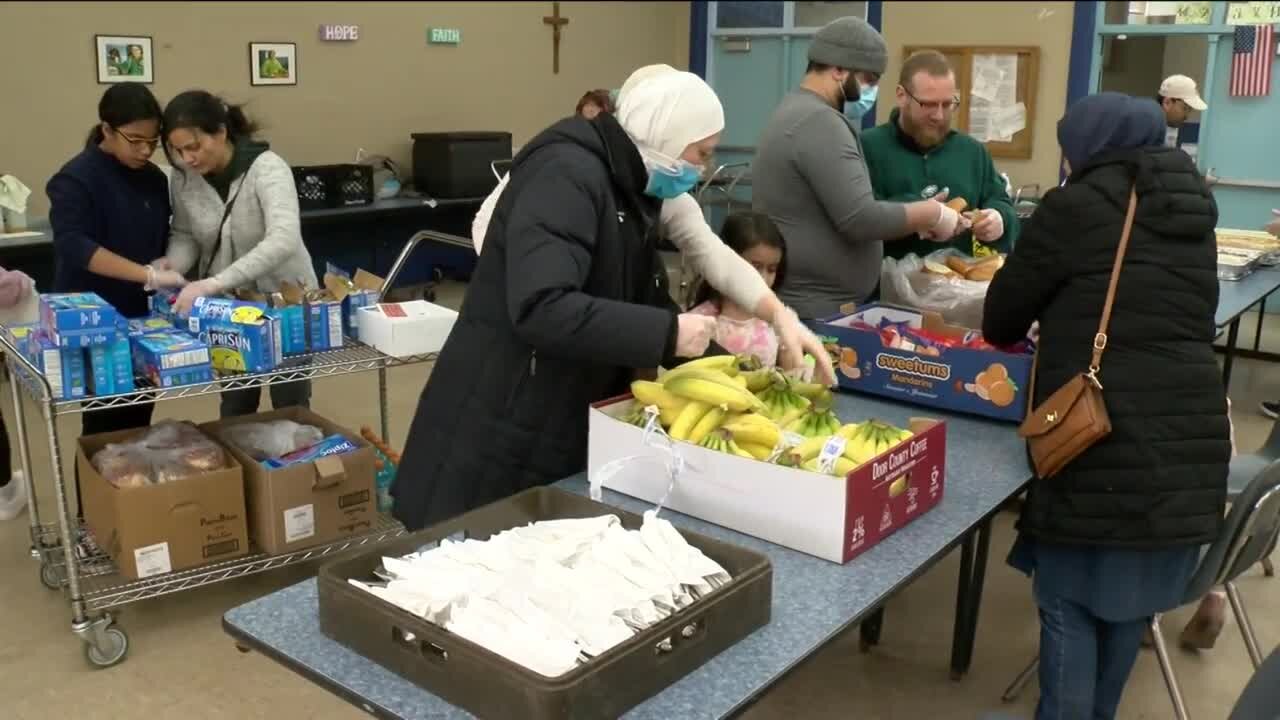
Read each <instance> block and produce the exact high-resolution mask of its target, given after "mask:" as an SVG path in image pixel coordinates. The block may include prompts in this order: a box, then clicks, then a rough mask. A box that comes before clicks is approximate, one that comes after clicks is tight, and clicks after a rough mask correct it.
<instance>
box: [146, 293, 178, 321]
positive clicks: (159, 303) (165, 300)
mask: <svg viewBox="0 0 1280 720" xmlns="http://www.w3.org/2000/svg"><path fill="white" fill-rule="evenodd" d="M177 299H178V291H177V290H174V289H172V288H162V289H160V290H156V291H155V294H153V295H152V296H151V301H150V307H151V314H152V315H158V316H160V317H162V318H168V319H169V320H170V321H172V320H173V318H174V312H173V303H174V301H176V300H177Z"/></svg>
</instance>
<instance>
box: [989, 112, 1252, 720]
mask: <svg viewBox="0 0 1280 720" xmlns="http://www.w3.org/2000/svg"><path fill="white" fill-rule="evenodd" d="M1164 129H1165V128H1164V120H1163V115H1162V114H1161V111H1160V108H1159V106H1157V105H1156V104H1155V103H1154V102H1153V101H1151V100H1143V99H1137V98H1132V97H1129V96H1127V95H1121V94H1117V93H1102V94H1099V95H1093V96H1090V97H1087V98H1084V99H1083V100H1081V101H1079V102H1078V103H1076V104H1075V105H1073V106H1072V107H1071V108H1070V109H1069V110H1068V111H1067V113H1066V116H1065V117H1063V119H1062V120H1061V121H1060V122H1059V124H1058V141H1059V144H1060V145H1061V146H1062V151H1063V156H1064V158H1065V159H1066V162H1067V164H1068V171H1069V172H1070V173H1071V176H1070V178H1069V179H1068V180H1067V183H1066V184H1065V185H1064V186H1063V187H1062V188H1059V189H1056V190H1053V191H1051V192H1049V193H1048V194H1047V195H1046V196H1045V199H1044V202H1043V204H1042V205H1041V206H1040V208H1039V209H1037V211H1036V214H1035V215H1034V216H1033V217H1032V218H1031V221H1030V223H1029V224H1028V225H1027V226H1026V227H1025V229H1024V231H1023V233H1022V237H1021V239H1020V240H1019V242H1018V244H1017V247H1016V248H1015V249H1014V251H1013V253H1012V254H1011V255H1010V256H1009V258H1008V262H1007V263H1006V265H1005V267H1004V268H1003V269H1002V270H1001V271H1000V272H999V273H998V274H997V275H996V277H995V279H994V280H993V281H992V283H991V288H990V290H989V291H988V294H987V299H986V310H985V320H984V322H983V331H984V333H985V335H986V337H987V339H988V340H989V341H990V342H992V343H995V344H997V345H1000V344H1010V343H1012V342H1015V341H1017V340H1019V339H1021V338H1022V337H1023V336H1024V335H1025V334H1026V333H1027V331H1028V330H1029V328H1030V327H1031V325H1032V323H1033V322H1036V321H1039V324H1040V344H1039V350H1040V355H1039V365H1038V368H1037V372H1036V378H1035V397H1034V398H1032V403H1033V407H1034V406H1035V405H1038V404H1039V403H1041V402H1043V401H1044V400H1045V399H1046V398H1048V397H1049V395H1051V394H1052V393H1053V392H1054V391H1055V390H1057V389H1058V388H1059V387H1061V386H1062V385H1063V384H1065V383H1066V382H1067V381H1068V380H1069V379H1071V377H1072V376H1074V375H1075V374H1077V373H1079V372H1082V371H1084V370H1085V369H1086V368H1087V367H1088V365H1089V360H1090V354H1091V351H1092V347H1093V342H1094V336H1095V334H1096V333H1097V330H1098V320H1099V317H1100V316H1101V313H1102V306H1103V302H1104V300H1105V297H1106V292H1107V285H1108V281H1109V279H1110V274H1111V268H1112V263H1113V262H1114V260H1115V253H1116V248H1117V245H1118V243H1119V240H1120V235H1121V231H1122V228H1123V225H1124V218H1125V211H1126V208H1127V206H1128V201H1129V191H1130V188H1131V187H1136V190H1137V195H1138V204H1137V213H1136V216H1135V221H1134V225H1133V231H1132V234H1131V235H1130V239H1129V248H1128V252H1127V253H1126V255H1125V258H1124V266H1123V269H1122V270H1121V273H1120V280H1119V285H1118V288H1117V291H1116V297H1115V305H1114V309H1113V311H1112V316H1111V324H1110V328H1109V331H1108V338H1107V343H1106V353H1105V355H1104V356H1103V358H1102V369H1101V372H1100V373H1099V375H1098V378H1099V380H1100V382H1101V385H1102V387H1103V391H1102V394H1103V399H1104V401H1105V402H1106V405H1107V410H1108V412H1109V414H1110V417H1111V422H1112V432H1111V434H1110V435H1109V436H1108V437H1107V438H1105V439H1103V440H1101V441H1100V442H1098V443H1097V444H1095V445H1093V446H1092V447H1090V448H1089V449H1088V450H1086V451H1085V452H1084V453H1083V454H1081V455H1080V456H1079V457H1077V458H1076V459H1075V460H1074V461H1072V462H1071V463H1070V464H1069V465H1068V466H1067V467H1066V468H1064V469H1063V470H1062V471H1061V472H1060V473H1059V474H1058V475H1056V476H1055V477H1053V478H1051V479H1036V480H1035V481H1034V482H1033V483H1032V485H1031V489H1030V493H1029V494H1028V497H1027V502H1026V504H1025V506H1024V509H1023V511H1022V517H1021V519H1020V520H1019V522H1018V531H1019V536H1018V541H1017V543H1016V544H1015V546H1014V549H1013V552H1012V554H1011V556H1010V562H1011V563H1012V564H1013V565H1014V566H1015V567H1017V568H1019V569H1021V570H1023V571H1024V572H1027V573H1028V574H1030V575H1032V576H1033V578H1034V593H1035V598H1036V604H1037V606H1038V607H1039V611H1040V622H1041V633H1040V686H1041V698H1040V706H1039V708H1038V710H1037V714H1036V717H1037V718H1094V719H1098V718H1111V717H1114V716H1115V713H1116V707H1117V706H1118V705H1119V702H1120V696H1121V694H1122V691H1123V689H1124V684H1125V682H1126V680H1127V679H1128V676H1129V671H1130V669H1131V668H1132V666H1133V663H1134V660H1135V659H1136V658H1137V654H1138V649H1139V646H1140V644H1141V641H1142V636H1143V632H1144V629H1145V627H1146V624H1147V623H1148V622H1149V620H1150V618H1151V616H1152V615H1153V614H1156V613H1160V612H1164V611H1166V610H1170V609H1172V608H1174V607H1177V606H1178V605H1180V604H1181V602H1182V599H1183V594H1184V592H1185V591H1186V586H1187V582H1188V580H1189V579H1190V577H1191V574H1192V572H1193V571H1194V569H1195V567H1196V565H1197V563H1198V561H1199V553H1200V549H1201V546H1203V545H1205V544H1206V543H1209V542H1211V541H1212V540H1213V539H1214V538H1215V537H1216V536H1217V535H1218V533H1219V530H1220V528H1221V526H1222V521H1223V510H1224V508H1225V505H1226V489H1227V486H1226V479H1227V466H1228V463H1229V461H1230V456H1231V446H1230V439H1229V428H1228V421H1227V404H1226V398H1225V392H1224V390H1223V386H1222V380H1221V375H1220V373H1219V371H1218V365H1217V361H1216V359H1215V357H1214V353H1213V348H1212V342H1213V337H1214V320H1213V316H1214V310H1215V308H1216V306H1217V301H1218V280H1217V270H1216V243H1215V239H1214V226H1215V225H1216V223H1217V219H1218V211H1217V206H1216V205H1215V204H1214V201H1213V196H1212V195H1211V194H1210V192H1209V189H1208V187H1207V186H1206V184H1205V181H1204V178H1203V177H1202V176H1201V175H1200V173H1199V172H1198V171H1197V170H1196V167H1195V164H1194V162H1193V161H1192V160H1191V158H1190V157H1188V156H1187V155H1186V154H1185V153H1184V152H1182V151H1181V150H1178V149H1176V148H1166V147H1163V146H1162V143H1163V139H1164Z"/></svg>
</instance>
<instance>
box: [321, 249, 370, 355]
mask: <svg viewBox="0 0 1280 720" xmlns="http://www.w3.org/2000/svg"><path fill="white" fill-rule="evenodd" d="M382 285H383V280H382V278H380V277H378V276H377V275H374V274H373V273H371V272H368V271H366V270H357V271H356V275H355V278H354V279H353V278H351V277H350V276H349V275H347V272H346V271H345V270H343V269H342V268H340V267H337V266H336V265H333V264H332V263H329V264H328V266H327V268H326V272H325V274H324V286H325V289H327V290H328V291H329V293H330V294H331V295H333V297H335V298H337V299H338V300H339V301H341V302H342V323H343V326H344V328H345V332H346V334H347V336H348V337H352V338H356V339H357V340H358V339H359V338H360V328H359V326H358V324H357V323H356V317H357V313H356V311H357V310H359V309H360V308H362V307H368V306H370V305H377V304H378V300H379V299H380V298H381V296H382Z"/></svg>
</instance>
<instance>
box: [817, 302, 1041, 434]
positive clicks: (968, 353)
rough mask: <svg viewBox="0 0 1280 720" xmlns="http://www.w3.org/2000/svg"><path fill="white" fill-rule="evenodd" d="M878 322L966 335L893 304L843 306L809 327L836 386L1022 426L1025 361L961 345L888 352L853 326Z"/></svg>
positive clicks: (880, 337)
mask: <svg viewBox="0 0 1280 720" xmlns="http://www.w3.org/2000/svg"><path fill="white" fill-rule="evenodd" d="M882 320H888V321H889V322H892V323H904V324H906V325H907V326H909V327H912V328H918V329H922V330H927V331H929V332H931V333H932V334H934V335H944V336H947V337H953V338H956V339H960V338H963V337H965V336H966V335H968V334H970V333H972V332H973V331H971V330H969V329H966V328H962V327H956V326H954V325H948V324H947V323H946V322H945V321H944V320H943V319H942V316H940V315H938V314H937V313H934V312H929V311H920V310H912V309H909V308H902V307H897V306H893V305H881V304H875V303H873V304H870V305H863V306H861V307H859V308H856V309H855V308H852V307H849V306H846V307H845V308H842V312H841V313H840V314H839V315H835V316H833V317H830V318H826V319H824V320H818V321H814V322H812V323H810V327H812V328H813V331H814V332H815V333H816V334H817V335H819V336H820V337H822V338H823V339H824V342H825V343H826V345H827V350H828V351H829V352H830V353H831V355H832V360H833V361H835V363H836V367H837V369H838V372H837V373H836V377H837V379H838V380H839V381H840V387H842V388H847V389H849V390H855V391H858V392H866V393H873V394H875V395H885V396H887V397H891V398H893V399H895V400H901V401H902V402H908V403H912V404H915V405H924V406H926V407H933V408H941V409H943V410H952V411H955V412H961V413H966V414H970V415H983V416H986V417H990V418H996V419H998V420H1008V421H1012V422H1022V419H1023V417H1024V416H1025V414H1026V408H1027V389H1028V384H1029V381H1030V379H1031V361H1032V356H1031V355H1025V354H1015V353H1007V352H1000V351H998V350H989V349H987V350H982V349H976V348H967V347H952V348H945V349H942V350H940V351H933V350H931V349H930V350H925V351H921V350H915V349H906V348H900V347H891V346H887V345H886V344H885V339H884V338H885V335H884V334H882V333H880V332H877V331H874V330H869V329H865V328H863V327H858V326H857V325H858V324H859V323H865V324H867V325H871V326H879V325H880V323H881V321H882Z"/></svg>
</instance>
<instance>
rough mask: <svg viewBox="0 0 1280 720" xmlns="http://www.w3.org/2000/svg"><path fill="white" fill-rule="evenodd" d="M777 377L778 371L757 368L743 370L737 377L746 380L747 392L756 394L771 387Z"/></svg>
mask: <svg viewBox="0 0 1280 720" xmlns="http://www.w3.org/2000/svg"><path fill="white" fill-rule="evenodd" d="M777 375H778V371H777V370H774V369H773V368H757V369H755V370H743V371H742V373H741V374H739V375H738V377H741V378H745V379H746V381H747V389H748V390H750V391H751V392H753V393H758V392H760V391H761V390H764V389H765V388H767V387H769V386H770V385H772V384H773V382H774V380H775V379H776V378H777Z"/></svg>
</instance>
